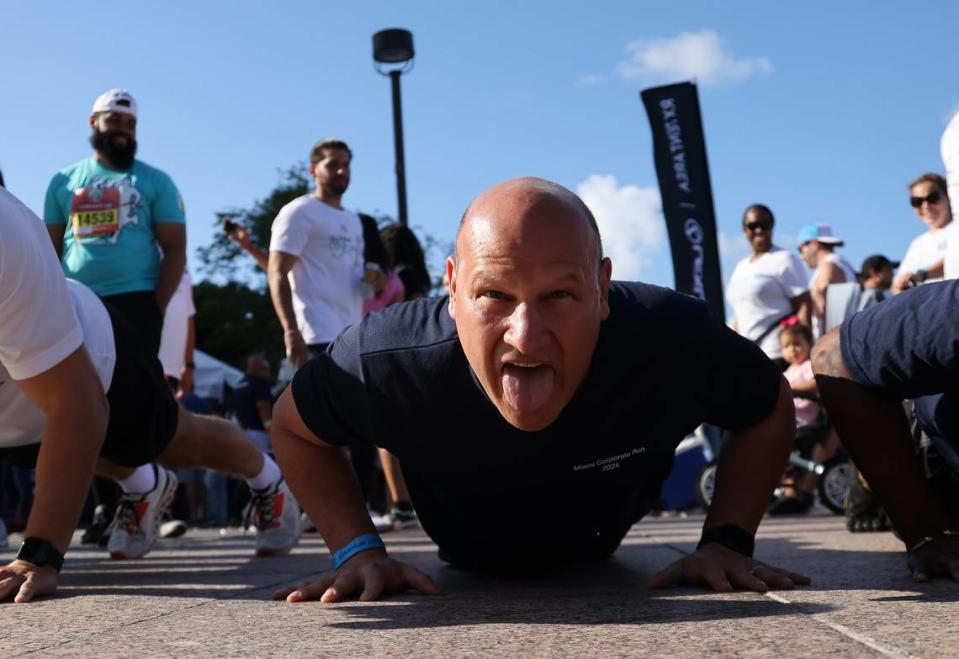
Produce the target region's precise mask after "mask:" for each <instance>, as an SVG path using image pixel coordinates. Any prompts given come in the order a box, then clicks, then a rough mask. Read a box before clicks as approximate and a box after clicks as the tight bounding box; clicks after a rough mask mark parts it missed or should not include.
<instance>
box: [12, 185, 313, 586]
mask: <svg viewBox="0 0 959 659" xmlns="http://www.w3.org/2000/svg"><path fill="white" fill-rule="evenodd" d="M0 236H2V237H3V238H2V240H0V457H2V458H4V459H5V460H8V461H9V462H11V463H13V464H16V465H20V466H26V467H32V466H35V467H36V496H35V499H34V503H33V508H32V510H31V513H30V518H29V520H28V521H27V527H26V531H25V534H24V536H25V537H24V541H23V545H22V546H21V547H20V551H19V552H18V554H17V558H16V559H15V560H14V561H12V562H11V563H9V564H8V565H7V566H5V567H0V601H2V600H4V599H7V598H9V597H15V599H16V601H18V602H26V601H29V600H30V599H32V598H33V597H35V596H37V595H43V594H47V593H51V592H53V591H54V590H55V589H56V586H57V573H58V572H59V571H60V568H61V567H62V565H63V554H64V553H65V552H66V550H67V548H68V546H69V544H70V539H71V536H72V535H73V530H74V528H76V524H77V519H78V518H79V516H80V508H81V506H82V505H83V502H84V500H85V499H86V493H87V488H89V486H90V481H91V479H92V477H93V474H94V472H96V473H97V474H99V475H101V476H106V477H108V478H112V479H113V480H115V481H116V482H117V484H118V485H119V486H120V488H121V489H122V490H123V496H122V498H121V502H120V505H119V506H118V508H117V513H116V517H115V519H114V530H113V532H112V533H111V535H110V543H109V545H108V548H109V550H110V554H111V557H112V558H115V559H119V558H139V557H141V556H143V555H145V554H146V553H147V552H148V551H149V550H150V547H151V546H152V544H153V541H154V540H155V538H156V532H157V526H158V524H159V520H160V516H161V515H162V513H163V511H164V510H165V509H166V508H167V507H168V506H169V504H170V502H171V501H172V499H173V493H174V491H175V489H176V477H175V476H174V475H173V472H171V471H170V470H168V469H166V468H164V467H156V466H155V465H154V464H152V463H154V462H156V463H161V464H169V465H173V466H180V467H193V466H202V467H207V468H211V469H217V470H220V471H225V472H228V473H233V474H237V475H238V476H241V477H243V478H244V479H246V481H247V483H248V484H249V486H250V488H251V490H252V493H253V501H254V510H255V513H256V518H257V522H258V528H259V531H260V532H259V533H258V535H257V554H258V555H271V554H278V553H285V552H287V551H289V549H290V548H291V547H292V546H293V544H294V543H295V542H296V540H297V538H298V535H299V508H298V506H297V505H296V502H295V500H294V499H293V496H292V495H291V494H290V492H289V488H288V487H287V485H286V483H285V481H284V480H283V478H282V476H281V475H280V472H279V468H278V467H277V466H276V463H275V462H273V460H272V459H271V458H269V457H268V456H266V455H264V454H263V453H262V452H261V451H260V450H259V449H258V448H257V447H256V446H255V445H254V444H253V443H252V442H250V441H249V440H248V439H247V438H246V437H245V436H244V434H243V432H242V431H241V430H240V429H239V428H238V427H237V426H235V425H233V424H231V423H229V422H227V421H225V420H222V419H215V418H213V417H201V416H198V415H195V414H191V413H190V412H187V411H186V410H184V409H182V408H180V407H179V406H178V405H177V403H176V401H175V400H174V398H173V394H172V392H171V391H170V389H169V387H168V386H167V384H166V382H165V381H164V378H163V373H162V369H161V367H160V362H159V360H158V359H157V357H156V355H155V354H152V351H150V349H149V346H148V345H147V344H146V342H144V341H143V340H142V338H141V337H140V336H139V334H138V333H137V331H136V330H135V329H134V327H133V325H131V324H130V323H129V321H127V320H126V319H125V318H124V317H123V316H121V315H120V314H119V313H118V312H117V311H116V310H113V309H112V308H111V307H109V306H108V305H107V304H105V303H104V302H102V301H101V300H100V299H99V298H97V296H96V295H94V294H93V292H92V291H90V290H89V289H88V288H86V287H85V286H83V285H82V284H80V283H79V282H75V281H69V280H66V279H65V278H64V276H63V271H62V270H61V269H60V266H59V263H58V262H57V257H56V254H55V252H54V250H53V247H52V246H51V244H50V240H49V238H48V237H47V233H46V231H45V229H44V227H43V224H42V222H41V221H40V219H39V218H38V217H37V216H36V215H34V214H33V213H32V212H30V210H29V209H27V208H26V206H24V205H23V204H22V203H20V202H19V201H18V200H17V199H16V198H15V197H13V196H12V195H11V194H9V193H8V192H6V191H5V190H0Z"/></svg>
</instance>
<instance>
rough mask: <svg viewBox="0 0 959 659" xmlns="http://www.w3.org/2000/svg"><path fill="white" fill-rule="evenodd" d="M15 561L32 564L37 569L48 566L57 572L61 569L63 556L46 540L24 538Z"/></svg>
mask: <svg viewBox="0 0 959 659" xmlns="http://www.w3.org/2000/svg"><path fill="white" fill-rule="evenodd" d="M17 560H21V561H26V562H27V563H32V564H33V565H36V566H37V567H43V566H44V565H49V566H50V567H52V568H53V569H54V570H56V571H57V572H59V571H60V568H62V567H63V554H61V553H60V550H59V549H57V548H56V547H54V546H53V545H52V544H50V543H49V542H47V541H46V540H41V539H40V538H24V539H23V544H22V545H20V551H18V552H17Z"/></svg>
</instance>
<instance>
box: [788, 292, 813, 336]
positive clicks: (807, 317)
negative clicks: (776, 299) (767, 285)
mask: <svg viewBox="0 0 959 659" xmlns="http://www.w3.org/2000/svg"><path fill="white" fill-rule="evenodd" d="M790 301H791V302H792V306H793V313H795V314H796V317H797V318H799V322H800V323H802V324H803V325H805V326H806V327H811V326H812V311H811V309H810V307H811V306H812V297H811V295H810V294H809V293H808V292H807V293H803V294H802V295H799V296H797V297H795V298H793V299H792V300H790Z"/></svg>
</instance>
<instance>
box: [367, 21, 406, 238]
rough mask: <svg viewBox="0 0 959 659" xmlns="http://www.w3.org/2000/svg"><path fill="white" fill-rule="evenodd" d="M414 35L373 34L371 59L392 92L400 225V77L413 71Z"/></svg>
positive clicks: (403, 164)
mask: <svg viewBox="0 0 959 659" xmlns="http://www.w3.org/2000/svg"><path fill="white" fill-rule="evenodd" d="M413 54H414V53H413V34H412V33H411V32H410V31H409V30H401V29H391V30H381V31H379V32H377V33H376V34H374V35H373V60H374V66H375V67H376V70H377V71H378V72H379V73H380V74H381V75H384V76H389V78H390V86H391V88H392V92H393V142H394V145H395V148H396V197H397V204H398V207H399V208H398V212H399V221H400V224H402V225H403V226H406V225H407V223H408V220H407V215H406V160H405V157H404V154H403V105H402V101H401V99H400V76H401V75H403V74H404V73H406V72H407V71H409V70H411V69H412V68H413Z"/></svg>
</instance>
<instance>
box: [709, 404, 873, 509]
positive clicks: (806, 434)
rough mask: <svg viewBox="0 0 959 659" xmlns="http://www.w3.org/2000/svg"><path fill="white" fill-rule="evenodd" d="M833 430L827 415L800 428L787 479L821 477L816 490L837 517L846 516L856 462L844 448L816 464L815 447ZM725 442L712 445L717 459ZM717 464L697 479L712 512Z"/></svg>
mask: <svg viewBox="0 0 959 659" xmlns="http://www.w3.org/2000/svg"><path fill="white" fill-rule="evenodd" d="M794 397H796V398H807V399H809V400H814V401H817V402H818V400H819V399H818V397H817V396H815V395H814V394H799V393H797V394H795V396H794ZM830 430H831V428H830V426H829V423H828V421H827V420H826V419H825V417H824V416H822V417H820V419H819V420H818V421H817V422H816V423H814V424H812V425H809V426H803V427H801V428H797V429H796V443H795V446H794V448H793V450H792V452H791V453H790V454H789V462H788V466H787V468H786V476H787V477H788V478H791V479H794V480H795V481H797V482H798V481H799V480H800V479H801V478H802V476H803V474H805V473H807V472H813V473H815V474H816V475H817V476H819V482H818V484H817V488H816V489H817V491H818V495H819V501H820V503H822V504H823V505H824V506H825V507H826V508H828V509H829V510H831V511H832V512H833V513H835V514H836V515H842V514H843V513H844V512H845V510H846V495H847V494H848V492H849V484H850V481H851V479H852V478H854V471H853V466H852V463H851V462H850V461H849V458H848V457H847V456H846V454H845V453H844V452H843V450H842V448H841V447H840V448H839V450H838V451H837V453H836V455H835V456H833V457H832V458H830V459H829V460H826V461H825V462H816V461H814V460H813V459H812V457H811V456H812V452H813V448H814V447H815V446H816V445H817V444H818V443H820V442H822V441H823V440H824V439H826V437H827V436H828V434H829V432H830ZM723 435H725V433H723ZM723 443H725V442H724V441H723V438H719V439H717V440H715V441H714V442H713V443H712V445H711V446H710V449H711V452H712V454H713V456H718V454H719V451H720V450H722V444H723ZM711 457H712V456H711ZM717 464H718V461H717V459H715V458H712V459H710V460H709V462H707V463H706V466H705V467H703V469H702V471H700V473H699V477H698V478H697V479H696V483H695V495H696V501H697V502H698V503H699V505H700V506H701V507H702V508H703V510H709V506H710V505H711V504H712V500H713V493H714V492H715V489H716V471H717ZM784 488H785V484H781V485H780V486H779V487H777V488H776V490H775V492H774V495H775V496H776V497H778V496H780V495H781V494H782V490H783V489H784Z"/></svg>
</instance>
